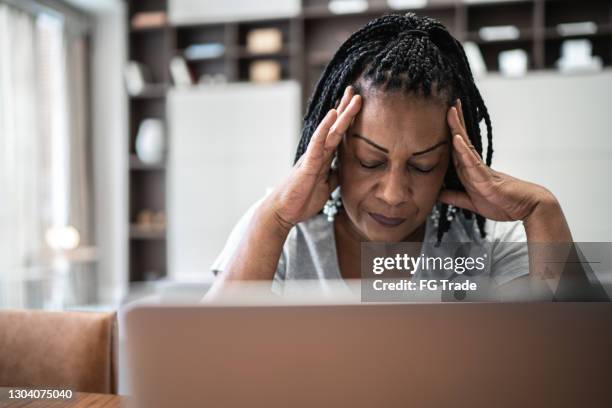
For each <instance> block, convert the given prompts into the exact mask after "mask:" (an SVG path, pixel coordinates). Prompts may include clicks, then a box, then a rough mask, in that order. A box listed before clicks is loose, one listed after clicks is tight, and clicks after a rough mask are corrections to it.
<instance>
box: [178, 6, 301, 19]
mask: <svg viewBox="0 0 612 408" xmlns="http://www.w3.org/2000/svg"><path fill="white" fill-rule="evenodd" d="M300 11H301V2H300V1H299V0H266V1H253V0H222V1H219V0H169V2H168V18H169V20H170V22H171V23H173V24H194V23H210V22H221V21H244V20H258V19H269V18H282V17H293V16H296V15H298V14H299V13H300Z"/></svg>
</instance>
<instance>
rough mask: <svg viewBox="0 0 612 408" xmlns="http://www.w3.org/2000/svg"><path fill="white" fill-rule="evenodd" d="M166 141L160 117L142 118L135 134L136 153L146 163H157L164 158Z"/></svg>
mask: <svg viewBox="0 0 612 408" xmlns="http://www.w3.org/2000/svg"><path fill="white" fill-rule="evenodd" d="M165 149H166V141H165V135H164V122H163V121H162V120H160V119H153V118H150V119H144V120H143V121H142V122H140V126H139V127H138V135H137V136H136V155H137V156H138V158H139V159H140V161H142V162H143V163H146V164H158V163H160V162H162V160H163V159H164V151H165Z"/></svg>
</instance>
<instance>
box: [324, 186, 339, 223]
mask: <svg viewBox="0 0 612 408" xmlns="http://www.w3.org/2000/svg"><path fill="white" fill-rule="evenodd" d="M341 206H342V200H341V199H340V186H338V187H336V189H335V190H334V191H332V193H331V198H330V199H329V200H327V202H326V203H325V205H324V206H323V214H325V215H326V216H327V221H329V222H333V221H334V218H335V217H336V214H337V213H338V208H340V207H341Z"/></svg>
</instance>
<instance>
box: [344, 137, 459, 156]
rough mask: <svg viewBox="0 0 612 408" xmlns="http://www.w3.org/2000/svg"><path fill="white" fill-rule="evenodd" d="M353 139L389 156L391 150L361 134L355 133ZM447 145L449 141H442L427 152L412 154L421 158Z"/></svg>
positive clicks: (426, 150)
mask: <svg viewBox="0 0 612 408" xmlns="http://www.w3.org/2000/svg"><path fill="white" fill-rule="evenodd" d="M353 137H356V138H359V139H361V140H363V141H364V142H366V143H367V144H369V145H370V146H373V147H375V148H377V149H378V150H381V151H383V152H385V153H387V154H389V149H387V148H386V147H382V146H380V145H378V144H376V143H374V142H373V141H372V140H370V139H368V138H367V137H365V136H363V135H360V134H358V133H353ZM447 143H448V140H443V141H441V142H439V143H436V144H435V145H433V146H431V147H428V148H427V149H425V150H421V151H420V152H414V153H412V155H413V156H419V155H421V154H425V153H429V152H431V151H432V150H435V149H437V148H438V147H440V146H444V145H445V144H447Z"/></svg>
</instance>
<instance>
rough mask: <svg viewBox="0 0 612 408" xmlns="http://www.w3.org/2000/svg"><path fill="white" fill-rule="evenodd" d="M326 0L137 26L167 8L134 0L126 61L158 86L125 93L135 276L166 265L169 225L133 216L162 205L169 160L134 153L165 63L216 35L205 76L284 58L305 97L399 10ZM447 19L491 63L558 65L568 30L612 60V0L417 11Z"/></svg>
mask: <svg viewBox="0 0 612 408" xmlns="http://www.w3.org/2000/svg"><path fill="white" fill-rule="evenodd" d="M328 3H329V2H328V0H303V1H302V12H301V14H300V15H298V16H295V17H292V18H275V19H269V20H258V21H237V22H236V21H233V22H224V23H223V22H222V23H206V24H204V23H203V24H189V25H179V26H173V25H171V24H168V23H164V24H160V25H159V26H156V27H148V28H133V27H131V24H130V21H131V18H132V17H133V16H134V14H135V13H138V12H145V11H167V1H166V0H150V1H145V0H128V10H129V12H128V21H127V24H128V33H129V44H128V49H129V59H130V60H134V61H137V62H140V63H142V64H143V65H145V66H146V67H148V69H149V71H150V72H151V77H152V78H151V80H152V85H149V86H148V87H147V88H146V89H145V90H144V92H142V93H141V94H139V95H137V96H131V97H130V100H129V109H130V112H129V118H130V124H129V135H130V137H129V140H128V154H129V155H130V161H129V163H130V165H129V174H128V178H129V191H130V203H129V209H130V210H129V215H130V219H129V220H126V222H127V223H128V225H129V226H130V227H129V231H130V232H129V234H130V248H129V259H130V263H129V270H130V281H141V280H145V279H156V278H159V277H163V276H165V275H166V272H167V266H166V264H167V256H166V253H167V251H166V242H165V239H166V233H165V230H163V229H162V230H160V229H155V230H152V229H146V228H144V229H143V228H142V226H139V225H137V224H136V220H137V218H138V214H139V212H140V211H142V210H143V209H149V210H152V211H155V212H160V211H161V212H164V211H165V210H166V200H165V191H166V188H165V187H166V166H165V164H163V163H162V164H158V165H146V164H143V163H141V162H140V161H139V160H138V159H137V157H136V155H135V149H134V143H135V138H136V133H137V130H138V125H139V123H140V121H142V120H143V119H145V118H160V119H164V120H165V115H166V93H167V91H168V89H169V88H170V87H171V86H172V84H171V78H170V73H169V68H168V67H169V61H170V59H171V58H172V57H173V56H175V55H179V56H184V55H185V50H186V49H187V47H189V46H190V45H194V44H203V43H208V44H210V43H217V44H220V45H222V46H223V47H224V52H223V53H222V54H220V55H218V56H214V57H212V58H206V59H201V60H194V61H188V62H187V63H188V67H189V70H190V72H191V73H192V76H193V77H194V78H195V79H197V78H200V77H201V76H203V75H208V76H212V77H215V78H219V77H222V78H223V79H224V80H225V81H228V82H235V81H248V80H249V66H250V64H251V63H253V62H254V61H258V60H274V61H278V62H279V63H280V65H281V67H282V69H281V72H282V78H283V79H288V78H291V79H295V80H297V81H299V82H300V83H301V84H302V86H303V96H304V103H305V102H306V100H307V99H308V98H309V96H310V93H311V92H312V89H313V86H314V84H315V83H316V81H317V79H318V78H319V76H320V74H321V72H322V70H323V68H324V67H325V65H326V64H327V62H328V61H329V60H330V59H331V57H332V55H333V52H334V51H335V50H336V49H337V48H338V46H339V45H340V44H341V43H342V42H343V41H344V40H345V39H346V38H347V37H348V36H349V35H350V34H351V33H352V32H354V31H355V30H357V29H358V28H359V27H361V26H363V25H364V24H365V23H367V22H368V21H369V20H371V19H372V18H375V17H377V16H380V15H382V14H385V13H401V12H405V11H407V10H393V9H391V8H390V7H389V6H388V4H387V2H386V0H369V3H368V8H367V10H365V11H363V12H358V13H357V12H354V13H347V14H334V13H332V12H331V11H330V8H329V6H328ZM413 11H415V12H416V13H418V14H424V15H428V16H431V17H434V18H436V19H438V20H440V21H441V22H442V23H444V24H445V25H446V26H447V27H448V29H449V30H450V31H451V33H453V35H454V36H455V37H457V38H458V39H459V40H461V41H473V42H475V43H476V44H477V45H478V46H479V48H480V50H481V53H482V55H483V57H484V60H485V63H486V65H487V69H488V70H489V71H498V70H499V67H498V62H497V57H498V54H499V52H501V51H504V50H509V49H516V48H522V49H524V50H526V51H527V53H528V55H529V68H530V69H533V70H542V69H554V68H555V61H556V60H557V59H558V58H559V56H560V47H561V44H562V42H563V41H564V40H566V39H569V38H587V39H589V40H590V41H591V42H592V44H593V54H594V55H597V56H599V57H601V59H602V61H603V64H604V65H605V66H610V65H612V2H610V1H609V0H582V1H574V0H511V1H504V2H483V3H464V2H459V1H453V0H430V2H429V4H428V5H427V6H426V7H425V8H421V9H416V10H413ZM584 21H591V22H593V23H594V24H595V25H596V31H595V32H593V33H589V34H580V35H570V36H566V35H562V34H561V33H560V32H559V30H558V25H559V24H566V23H575V22H584ZM502 25H503V26H506V25H511V26H515V27H516V28H517V29H518V33H519V35H518V37H517V38H513V39H504V40H497V41H486V40H484V39H483V38H482V37H481V35H480V32H479V30H480V29H481V28H482V27H484V26H502ZM255 28H277V29H279V30H280V31H281V32H282V35H283V47H282V48H281V50H280V51H279V52H274V53H267V54H253V53H251V52H249V51H248V49H247V47H246V37H247V34H248V33H249V31H250V30H252V29H255Z"/></svg>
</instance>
